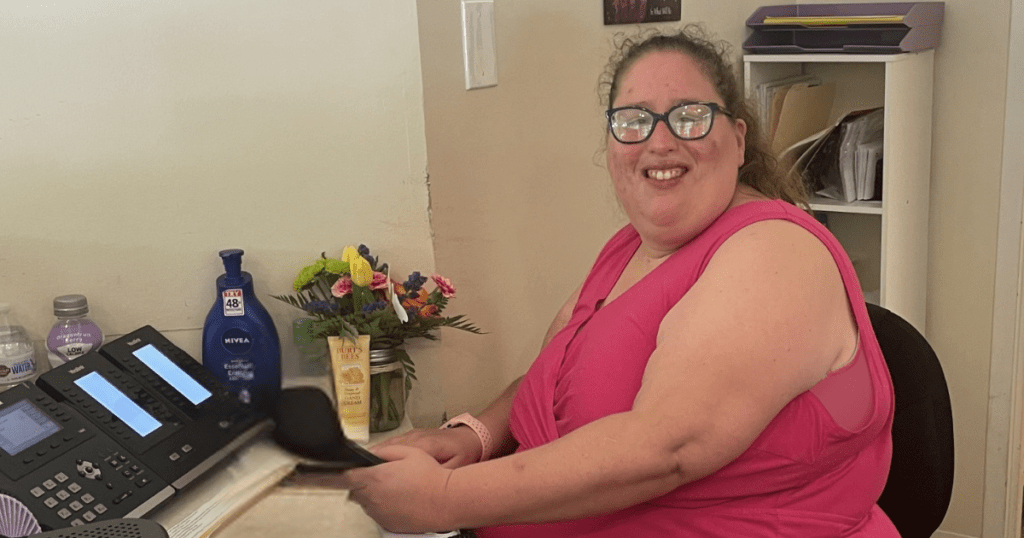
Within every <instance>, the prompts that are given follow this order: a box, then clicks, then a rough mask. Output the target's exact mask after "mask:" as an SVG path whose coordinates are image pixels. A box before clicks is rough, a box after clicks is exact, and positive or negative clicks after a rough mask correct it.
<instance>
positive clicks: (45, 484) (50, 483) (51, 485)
mask: <svg viewBox="0 0 1024 538" xmlns="http://www.w3.org/2000/svg"><path fill="white" fill-rule="evenodd" d="M43 487H44V488H46V489H53V488H55V487H57V483H56V482H54V481H53V480H47V481H46V482H43Z"/></svg>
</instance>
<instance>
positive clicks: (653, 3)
mask: <svg viewBox="0 0 1024 538" xmlns="http://www.w3.org/2000/svg"><path fill="white" fill-rule="evenodd" d="M680 4H681V0H604V23H605V24H637V23H641V22H666V21H678V20H680V19H681V12H682V6H681V5H680Z"/></svg>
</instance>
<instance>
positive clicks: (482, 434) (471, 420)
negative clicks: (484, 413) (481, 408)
mask: <svg viewBox="0 0 1024 538" xmlns="http://www.w3.org/2000/svg"><path fill="white" fill-rule="evenodd" d="M462 425H465V426H469V429H471V430H473V431H474V432H475V433H476V436H477V437H479V438H480V445H481V451H480V461H487V459H488V458H490V457H491V450H493V448H494V441H493V439H492V438H491V431H490V430H488V429H487V426H485V425H484V423H483V422H480V421H479V420H477V419H476V417H474V416H473V415H470V414H469V413H463V414H461V415H459V416H457V417H455V418H453V419H451V420H449V421H448V422H445V423H444V425H443V426H441V429H442V430H443V429H447V428H454V427H456V426H462Z"/></svg>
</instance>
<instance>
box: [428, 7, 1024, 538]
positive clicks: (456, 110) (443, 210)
mask: <svg viewBox="0 0 1024 538" xmlns="http://www.w3.org/2000/svg"><path fill="white" fill-rule="evenodd" d="M459 4H460V3H459V1H458V0H419V2H418V6H419V17H420V40H421V41H420V44H421V45H420V46H421V55H422V59H423V77H424V99H425V103H426V105H425V114H426V132H427V149H428V154H429V156H430V176H431V200H432V206H433V210H434V214H433V221H434V232H435V235H436V240H435V249H436V252H435V255H436V258H437V263H438V268H439V269H440V270H441V271H443V272H446V273H448V274H450V275H451V276H453V277H454V278H456V279H457V280H459V281H461V282H462V284H463V286H464V287H463V289H464V290H468V291H470V294H469V296H468V297H466V298H465V300H464V301H463V302H462V306H463V307H465V308H466V310H467V311H469V312H472V314H473V316H474V318H475V319H476V320H477V321H479V322H480V324H481V325H482V326H484V327H485V328H487V329H489V330H490V331H491V334H489V335H487V336H484V337H469V336H463V335H448V336H446V338H445V346H444V357H443V360H442V362H443V365H444V368H445V383H446V389H447V391H446V394H445V401H446V406H447V408H448V409H449V411H450V412H460V411H463V410H467V409H468V410H472V411H476V410H479V409H480V408H482V407H483V406H484V405H485V404H486V403H487V402H488V401H489V399H490V398H491V397H492V396H493V395H494V394H495V393H496V392H497V391H498V390H499V389H500V388H502V387H503V386H504V385H505V384H507V383H508V382H509V381H511V380H512V379H514V378H515V377H516V376H518V375H520V374H521V373H522V372H523V371H524V370H525V369H526V368H527V367H528V365H529V364H530V362H531V361H532V359H533V357H534V354H535V353H536V350H537V348H538V346H539V344H540V340H541V337H542V335H543V333H544V330H545V327H546V326H547V324H548V322H549V321H550V319H551V317H552V316H553V314H554V312H555V311H556V309H557V308H558V306H559V305H560V304H561V303H562V302H563V301H564V300H565V299H566V297H567V296H568V295H569V293H570V292H571V291H572V290H573V289H574V288H575V286H577V285H578V284H579V282H580V281H581V279H582V278H583V276H584V275H585V273H586V271H587V269H588V268H589V266H590V263H591V262H592V260H593V258H594V256H595V255H596V253H597V250H598V249H599V247H600V246H601V245H602V244H603V242H604V241H605V240H606V239H607V237H608V236H609V235H610V233H611V232H612V231H613V230H614V229H616V227H617V226H618V225H620V224H621V223H622V222H623V217H622V215H621V214H620V212H619V211H618V210H617V209H616V206H615V202H614V200H613V198H612V193H611V190H610V187H609V184H608V180H607V178H606V174H605V171H604V169H603V168H602V167H599V166H595V164H594V161H595V158H594V155H595V152H596V151H597V150H598V148H599V145H600V142H599V141H600V138H601V134H602V133H601V130H602V123H601V116H600V113H601V108H600V106H599V103H598V101H597V94H596V92H595V87H596V80H597V75H598V73H599V72H600V70H601V69H602V67H603V65H604V60H605V58H606V57H607V53H608V51H609V45H608V42H609V36H610V35H611V34H612V33H613V32H614V31H618V30H622V29H626V30H628V29H629V28H626V27H608V28H606V27H603V26H602V21H601V13H600V2H594V1H590V0H562V1H559V2H551V1H548V0H517V1H515V2H504V1H501V0H497V1H496V2H495V12H496V27H497V50H498V80H499V82H498V86H497V87H495V88H490V89H483V90H474V91H466V90H465V89H464V87H463V82H462V80H463V79H462V74H461V71H460V69H461V51H460V47H461V40H460V37H459V36H460V28H459ZM762 4H763V2H757V1H742V0H741V1H733V2H730V3H729V4H728V7H727V8H726V7H723V5H722V3H721V2H717V1H712V0H684V1H683V6H684V7H683V19H684V21H705V22H707V24H708V26H709V27H710V28H711V29H713V30H714V31H716V32H717V33H718V34H719V35H720V36H721V37H723V38H725V39H728V40H729V41H731V42H732V43H734V44H735V45H736V46H737V47H738V46H739V45H740V44H741V43H742V40H743V38H744V37H745V35H746V33H745V28H744V23H745V20H746V17H747V16H749V15H750V14H751V13H752V12H753V10H754V9H756V8H757V7H759V6H760V5H762ZM1009 9H1010V8H1009V2H1008V1H1007V0H998V1H996V0H989V1H985V2H981V3H979V2H977V1H976V0H949V1H947V2H946V22H945V25H944V27H943V32H944V35H943V43H942V45H941V46H940V47H939V49H938V51H937V54H936V65H935V94H934V97H935V114H934V133H935V136H934V142H933V148H934V157H933V179H932V187H933V189H932V197H931V234H930V237H929V248H930V252H931V255H930V260H929V273H930V274H929V281H928V293H929V304H928V320H927V326H928V335H927V336H928V337H929V339H930V340H931V342H932V344H933V345H934V347H935V349H936V351H937V352H938V354H939V356H940V358H941V360H942V362H943V364H944V366H945V369H946V375H947V378H948V381H949V384H950V389H951V392H952V399H953V405H954V415H955V416H954V419H955V423H956V451H957V458H956V466H957V468H956V484H955V490H954V498H953V501H952V505H951V507H950V510H949V514H948V516H947V518H946V521H945V523H944V525H943V529H944V530H946V531H949V532H955V533H959V534H962V535H966V536H979V535H980V534H981V519H982V487H983V476H984V463H985V431H986V416H987V397H988V375H989V356H990V348H991V337H992V335H991V331H992V307H993V293H994V290H993V285H994V272H995V258H996V255H995V249H996V230H997V210H998V207H999V206H998V202H999V200H998V193H999V184H1000V166H999V163H1000V162H1001V148H1002V139H1001V133H1002V126H1003V103H1004V99H1005V96H1004V88H1005V84H1006V58H1007V43H1008V25H1009V23H1008V18H1009ZM968 103H969V110H970V114H969V115H965V113H964V110H963V108H962V105H964V104H968ZM968 118H969V119H970V121H969V123H965V120H966V119H968ZM596 160H597V162H600V161H601V159H600V158H598V159H596ZM1006 291H1007V290H1002V291H1001V292H1003V293H1005V292H1006Z"/></svg>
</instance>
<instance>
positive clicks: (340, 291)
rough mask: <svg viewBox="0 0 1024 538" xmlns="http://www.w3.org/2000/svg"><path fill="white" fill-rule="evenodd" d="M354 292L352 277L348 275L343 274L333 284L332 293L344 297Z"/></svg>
mask: <svg viewBox="0 0 1024 538" xmlns="http://www.w3.org/2000/svg"><path fill="white" fill-rule="evenodd" d="M350 293H352V278H351V277H349V276H348V275H341V278H339V279H338V280H337V282H335V283H334V285H333V286H331V295H333V296H335V297H344V296H346V295H348V294H350Z"/></svg>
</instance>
